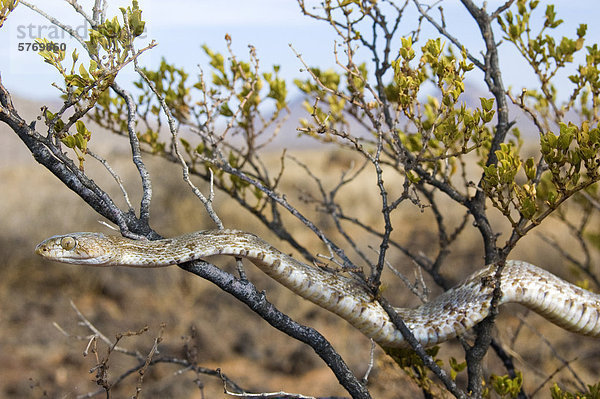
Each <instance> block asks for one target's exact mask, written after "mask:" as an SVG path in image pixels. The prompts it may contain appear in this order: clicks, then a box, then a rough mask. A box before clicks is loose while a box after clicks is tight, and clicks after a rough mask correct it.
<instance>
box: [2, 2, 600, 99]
mask: <svg viewBox="0 0 600 399" xmlns="http://www.w3.org/2000/svg"><path fill="white" fill-rule="evenodd" d="M34 2H35V3H36V4H37V5H38V6H39V7H40V8H42V9H43V10H45V11H47V12H48V13H49V14H51V15H53V16H55V17H57V18H59V19H60V20H61V21H66V22H67V23H69V24H71V25H73V26H75V27H77V26H78V25H80V24H81V23H82V22H81V19H80V18H78V15H77V14H76V13H75V12H74V10H73V9H72V7H71V6H69V5H68V4H66V3H65V2H64V1H63V0H44V1H39V0H38V1H34ZM80 3H81V4H83V5H84V8H85V9H88V10H89V9H90V8H91V4H92V3H93V1H91V0H84V1H80ZM139 3H140V7H141V8H142V10H143V17H144V19H146V20H147V21H149V24H148V26H147V28H148V37H149V38H152V39H154V40H156V41H157V42H158V46H157V47H156V48H155V49H153V50H151V52H150V53H149V54H147V55H146V56H145V57H144V58H143V59H142V63H143V64H145V65H148V66H150V67H152V66H155V65H157V63H158V62H159V61H160V59H161V57H163V56H164V57H166V58H167V59H168V60H169V61H170V62H172V63H174V64H176V65H178V66H183V67H184V68H185V69H186V71H187V72H188V73H190V74H191V75H192V74H194V73H195V72H196V71H198V65H200V66H202V67H203V68H207V59H206V57H205V56H204V55H203V54H202V52H201V50H200V45H201V44H204V43H206V44H208V45H209V47H211V48H213V49H214V50H216V51H221V52H225V50H226V48H225V41H224V39H223V38H224V36H225V34H226V33H228V34H229V35H230V36H231V37H232V39H233V48H234V51H235V52H236V54H237V55H238V56H240V57H245V56H246V55H247V52H248V44H252V45H254V46H255V47H256V49H257V52H258V55H259V57H260V60H261V65H262V66H263V67H265V68H267V67H268V66H270V65H272V64H279V65H281V75H282V76H283V77H285V78H287V79H289V80H291V79H292V78H294V77H302V76H303V75H302V74H301V73H300V71H299V69H300V68H301V64H300V62H299V61H298V59H297V58H296V57H295V56H294V54H293V52H292V51H291V49H290V48H289V46H288V44H289V43H292V44H293V45H294V47H295V48H296V49H297V50H298V51H299V52H300V53H302V55H303V57H304V58H305V60H306V62H307V63H308V64H309V65H316V66H321V67H330V66H333V65H334V63H335V60H334V58H333V54H332V49H333V46H334V40H335V39H336V37H335V35H334V34H333V33H332V31H331V29H330V28H329V27H328V26H327V25H326V24H325V23H322V22H316V21H314V20H312V19H310V18H307V17H304V16H302V15H301V13H300V10H299V7H298V5H297V2H296V1H295V0H223V1H214V0H200V1H192V0H174V1H173V0H172V1H169V2H165V1H162V0H140V1H139ZM312 3H313V4H317V3H318V2H316V1H313V2H312ZM501 3H503V2H500V1H488V9H494V8H495V7H497V6H498V4H501ZM129 4H130V3H129V2H127V1H122V0H114V1H112V2H111V8H110V9H109V13H108V14H109V15H115V12H116V13H118V11H117V7H118V6H127V5H129ZM441 4H442V6H443V7H444V13H445V18H446V22H447V24H448V28H449V30H450V31H452V32H453V34H454V35H455V36H456V37H458V38H459V39H460V40H462V41H463V43H464V44H465V45H466V46H469V47H470V48H475V49H481V48H482V40H481V36H480V34H479V31H478V30H477V27H476V25H475V23H474V21H473V20H472V19H470V17H469V16H468V15H466V13H465V11H464V7H463V6H462V5H461V4H460V3H459V2H458V1H456V0H453V1H445V2H443V3H441ZM555 4H556V9H557V11H558V13H559V16H560V17H561V18H563V19H564V20H565V23H564V24H563V26H562V27H561V30H560V33H561V34H568V35H570V36H572V35H574V32H575V29H576V28H577V25H578V24H579V23H587V24H588V39H587V41H586V44H587V45H591V44H593V43H598V42H599V41H600V25H599V24H597V21H596V20H597V16H598V15H599V11H600V6H599V5H598V4H599V3H598V2H597V1H595V0H586V1H569V2H567V1H561V0H558V1H556V2H555ZM409 8H410V9H412V10H414V7H413V6H412V5H411V6H410V7H409ZM544 8H545V3H544V2H542V3H541V5H540V10H541V14H542V15H543V9H544ZM436 15H437V14H436ZM403 21H404V23H405V24H406V25H403V26H402V27H401V29H400V32H401V33H408V32H409V31H410V30H411V29H412V28H413V27H414V24H415V13H414V11H413V12H410V13H407V14H406V15H405V17H404V19H403ZM425 26H426V27H427V24H425ZM29 27H32V28H31V30H32V32H34V33H36V32H37V30H39V29H42V32H43V33H44V34H51V32H52V31H51V29H52V28H51V27H50V26H49V22H48V21H46V20H44V19H43V18H42V17H40V16H39V15H37V14H35V13H33V12H32V11H31V10H29V9H28V8H26V7H24V6H23V5H20V6H19V7H18V8H17V9H16V10H15V11H14V13H13V14H11V16H10V17H9V20H8V22H7V23H6V24H5V26H4V27H3V28H2V29H1V30H0V54H2V55H3V56H2V57H0V73H1V74H2V80H3V82H4V84H5V85H7V86H8V88H9V90H11V91H12V92H13V93H15V94H18V95H21V96H27V97H32V98H50V97H52V96H55V95H56V94H57V90H56V89H54V88H52V87H51V86H50V83H51V82H52V81H56V80H57V79H58V75H57V74H56V72H54V71H53V70H52V68H51V67H50V66H49V65H46V64H42V63H41V60H40V59H39V56H38V55H37V54H36V53H34V52H31V51H30V52H19V51H18V49H17V47H18V44H19V43H20V42H27V41H30V42H32V41H33V39H29V38H28V37H27V36H28V35H29V30H30V28H29ZM40 27H41V28H40ZM432 32H433V30H432V29H431V28H429V27H427V28H426V29H425V30H424V33H425V34H431V33H432ZM23 35H25V38H23V37H22V36H23ZM57 41H59V42H60V41H64V42H65V43H67V46H68V48H73V46H75V45H76V42H75V41H74V40H72V39H69V38H68V37H67V38H65V39H59V40H57ZM138 47H139V45H138ZM501 49H502V57H503V58H502V70H503V73H504V78H505V81H506V82H507V84H513V85H516V86H519V87H520V86H521V85H523V84H528V83H529V82H532V79H535V77H534V76H533V75H532V74H531V73H530V72H529V71H528V70H527V68H526V67H525V66H524V65H523V64H519V63H518V62H515V60H517V59H518V57H516V56H515V52H514V50H513V49H512V48H511V47H510V45H509V44H508V43H505V44H504V45H502V46H501ZM69 52H70V51H69ZM125 72H126V73H123V74H122V76H121V77H120V82H121V83H123V84H126V82H127V81H128V80H131V79H135V76H134V75H133V73H131V72H129V73H127V71H125ZM565 75H566V74H565ZM479 80H480V81H481V79H479ZM561 82H564V84H561V87H559V90H561V93H566V92H567V91H568V90H567V89H568V86H569V83H568V81H567V80H566V76H563V79H562V80H561Z"/></svg>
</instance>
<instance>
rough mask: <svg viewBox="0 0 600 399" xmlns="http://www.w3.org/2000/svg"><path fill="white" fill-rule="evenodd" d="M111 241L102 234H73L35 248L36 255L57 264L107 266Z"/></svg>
mask: <svg viewBox="0 0 600 399" xmlns="http://www.w3.org/2000/svg"><path fill="white" fill-rule="evenodd" d="M101 244H111V241H110V239H109V238H108V237H107V236H105V235H104V234H100V233H71V234H65V235H58V236H53V237H50V238H48V239H46V240H44V241H42V242H41V243H39V244H38V245H37V246H36V247H35V253H36V254H38V255H41V256H42V257H43V258H46V259H48V260H53V261H56V262H63V263H73V264H78V265H93V266H106V265H109V264H110V261H111V254H110V253H109V252H108V251H107V248H108V249H110V248H111V247H112V245H101Z"/></svg>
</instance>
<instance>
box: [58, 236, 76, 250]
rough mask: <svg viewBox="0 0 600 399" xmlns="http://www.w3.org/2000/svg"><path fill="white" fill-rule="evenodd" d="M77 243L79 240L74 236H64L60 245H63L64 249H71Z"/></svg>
mask: <svg viewBox="0 0 600 399" xmlns="http://www.w3.org/2000/svg"><path fill="white" fill-rule="evenodd" d="M76 244H77V241H75V239H74V238H73V237H63V238H61V240H60V246H61V247H63V249H65V250H67V251H70V250H72V249H73V248H75V245H76Z"/></svg>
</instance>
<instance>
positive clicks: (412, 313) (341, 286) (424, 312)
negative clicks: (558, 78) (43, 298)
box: [35, 229, 600, 348]
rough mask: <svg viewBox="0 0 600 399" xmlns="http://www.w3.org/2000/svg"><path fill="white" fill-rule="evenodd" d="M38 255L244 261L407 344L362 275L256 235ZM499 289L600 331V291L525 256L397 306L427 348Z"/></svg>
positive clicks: (511, 299) (74, 236)
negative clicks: (305, 258) (301, 256)
mask: <svg viewBox="0 0 600 399" xmlns="http://www.w3.org/2000/svg"><path fill="white" fill-rule="evenodd" d="M35 252H36V253H37V254H39V255H41V256H42V257H44V258H46V259H48V260H53V261H58V262H63V263H71V264H81V265H92V266H129V267H163V266H169V265H174V264H180V263H184V262H188V261H192V260H198V259H204V258H206V257H210V256H213V255H230V256H233V257H236V258H245V259H247V260H249V261H250V262H252V263H254V264H255V265H256V266H257V267H258V268H259V269H261V270H262V271H263V272H265V273H266V274H267V275H269V276H270V277H272V278H273V279H275V280H276V281H277V282H279V283H280V284H282V285H284V286H285V287H287V288H288V289H290V290H291V291H293V292H294V293H296V294H297V295H300V296H301V297H303V298H305V299H307V300H309V301H311V302H313V303H315V304H317V305H318V306H320V307H322V308H324V309H327V310H329V311H331V312H333V313H335V314H337V315H339V316H341V317H342V318H343V319H345V320H346V321H348V322H349V323H350V324H351V325H353V326H354V327H356V328H357V329H358V330H359V331H361V332H362V333H363V334H364V335H366V336H367V337H369V338H371V339H373V340H374V341H375V342H377V343H378V344H379V345H380V346H382V347H384V348H403V347H408V343H407V341H406V340H405V338H404V336H403V335H402V333H401V332H400V330H399V329H398V328H397V327H396V326H395V325H394V323H393V322H392V320H391V319H390V317H389V315H388V313H387V312H386V311H385V310H384V308H383V307H382V305H381V304H380V303H379V302H378V301H377V298H376V296H374V294H373V292H372V291H371V290H370V289H368V288H367V287H366V285H365V284H361V283H360V281H357V277H355V276H352V275H346V274H343V273H341V272H340V271H339V270H333V269H331V268H328V267H322V266H319V265H317V264H306V263H303V262H300V261H298V260H296V259H295V258H293V257H292V256H290V255H287V254H285V253H283V252H281V251H279V250H278V249H276V248H275V247H273V246H272V245H271V244H269V243H267V242H266V241H264V240H263V239H261V238H260V237H258V236H256V235H254V234H252V233H248V232H244V231H239V230H225V229H223V230H206V231H197V232H194V233H190V234H185V235H182V236H178V237H174V238H166V239H161V240H154V241H150V240H133V239H129V238H125V237H121V236H117V235H105V234H102V233H90V232H82V233H71V234H65V235H57V236H53V237H50V238H48V239H46V240H44V241H43V242H41V243H40V244H39V245H38V246H37V247H36V249H35ZM497 274H498V275H497ZM498 285H499V286H498ZM497 288H499V289H500V291H499V292H500V294H499V295H498V294H496V300H497V305H498V306H499V305H502V304H505V303H519V304H521V305H524V306H526V307H528V308H530V309H532V310H533V311H535V312H536V313H538V314H540V315H542V316H544V317H545V318H546V319H548V320H550V321H552V322H553V323H555V324H556V325H558V326H560V327H563V328H564V329H566V330H569V331H572V332H576V333H580V334H583V335H589V336H594V337H597V336H600V295H597V294H595V293H592V292H590V291H587V290H585V289H583V288H580V287H578V286H576V285H574V284H571V283H569V282H567V281H565V280H563V279H561V278H559V277H557V276H555V275H554V274H552V273H550V272H548V271H546V270H544V269H542V268H539V267H537V266H535V265H532V264H530V263H527V262H524V261H519V260H508V261H506V262H504V265H503V267H502V268H501V269H499V266H498V265H497V264H492V265H488V266H486V267H484V268H483V269H481V270H479V271H477V272H475V273H473V274H472V275H470V276H469V277H467V278H466V279H465V280H464V281H463V282H462V283H460V284H458V285H457V286H455V287H454V288H451V289H449V290H447V291H445V292H444V293H442V294H441V295H439V296H438V297H436V298H435V299H432V300H430V301H427V302H425V303H423V304H421V305H420V306H418V307H415V308H395V311H396V312H397V313H398V315H400V316H401V317H402V319H403V321H404V323H405V324H406V326H407V327H408V328H409V329H410V330H411V332H412V334H413V335H414V337H415V338H416V339H417V340H418V341H419V342H420V343H421V344H422V345H423V346H432V345H436V344H439V343H442V342H444V341H447V340H449V339H451V338H454V337H456V336H459V335H462V334H463V333H465V332H466V331H467V330H469V329H470V328H472V327H473V326H475V325H476V324H477V323H479V322H481V321H482V320H483V319H485V318H486V317H487V316H488V315H489V314H490V311H491V309H492V302H493V300H494V291H495V290H496V289H497ZM494 306H496V305H494Z"/></svg>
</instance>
